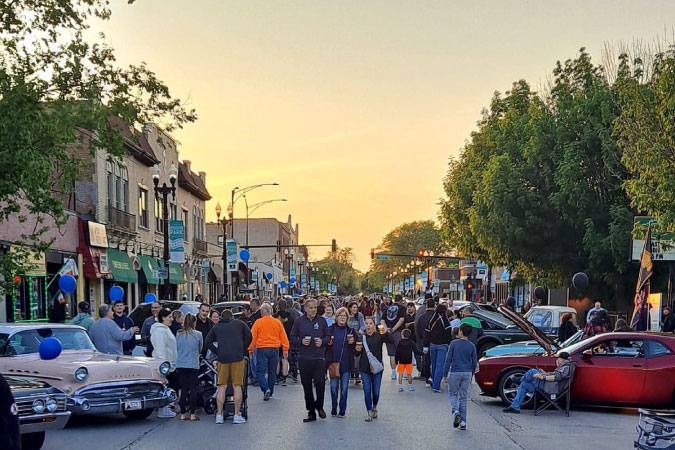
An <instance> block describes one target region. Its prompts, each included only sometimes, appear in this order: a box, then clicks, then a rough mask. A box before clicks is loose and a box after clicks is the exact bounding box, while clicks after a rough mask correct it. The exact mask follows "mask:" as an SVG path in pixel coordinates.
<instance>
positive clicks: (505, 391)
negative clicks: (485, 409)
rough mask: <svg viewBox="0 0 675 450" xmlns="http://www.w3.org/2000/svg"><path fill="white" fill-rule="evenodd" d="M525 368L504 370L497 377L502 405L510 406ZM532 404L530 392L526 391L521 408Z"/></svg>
mask: <svg viewBox="0 0 675 450" xmlns="http://www.w3.org/2000/svg"><path fill="white" fill-rule="evenodd" d="M525 372H527V369H523V368H517V369H510V370H507V371H506V372H504V374H503V375H502V376H501V377H500V378H499V397H500V398H501V399H502V403H504V406H510V405H511V402H512V401H513V399H514V398H515V397H516V392H517V391H518V386H519V385H520V379H521V378H522V377H523V375H525ZM531 404H532V393H528V394H526V396H525V400H524V401H523V404H522V405H521V408H527V407H529V406H530V405H531Z"/></svg>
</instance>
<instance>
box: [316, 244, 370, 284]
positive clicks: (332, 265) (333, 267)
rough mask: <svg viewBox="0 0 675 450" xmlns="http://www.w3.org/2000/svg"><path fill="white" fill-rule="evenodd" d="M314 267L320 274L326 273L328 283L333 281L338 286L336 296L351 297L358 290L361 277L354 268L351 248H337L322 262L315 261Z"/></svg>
mask: <svg viewBox="0 0 675 450" xmlns="http://www.w3.org/2000/svg"><path fill="white" fill-rule="evenodd" d="M315 267H316V268H317V269H318V272H319V273H321V272H323V271H324V270H325V271H327V272H328V275H327V277H326V279H327V280H328V282H329V283H330V282H332V281H331V280H333V279H334V280H335V284H337V285H338V294H340V295H353V294H356V293H358V292H359V290H360V277H362V276H363V275H362V274H361V273H360V272H358V271H357V270H356V269H355V268H354V250H353V249H352V248H351V247H338V248H337V250H336V251H335V252H331V253H330V254H329V255H328V257H326V258H325V259H323V260H322V261H317V262H316V263H315Z"/></svg>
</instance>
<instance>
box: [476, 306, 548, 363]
mask: <svg viewBox="0 0 675 450" xmlns="http://www.w3.org/2000/svg"><path fill="white" fill-rule="evenodd" d="M472 316H473V317H475V318H476V319H478V320H479V321H480V323H481V326H482V327H483V335H482V336H481V337H480V338H478V341H477V342H476V351H477V353H478V357H479V358H480V357H481V356H482V355H483V354H484V353H485V352H486V351H487V350H488V349H491V348H492V347H496V346H498V345H503V344H511V343H513V342H520V341H529V340H531V339H532V338H531V337H530V336H529V335H528V334H526V333H525V332H524V331H522V330H521V329H520V328H518V327H517V326H516V324H514V323H513V322H511V321H510V320H509V319H507V318H506V317H504V316H503V315H501V314H500V313H498V312H492V311H487V310H476V311H473V312H472ZM551 337H557V336H551Z"/></svg>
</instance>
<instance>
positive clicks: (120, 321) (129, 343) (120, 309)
mask: <svg viewBox="0 0 675 450" xmlns="http://www.w3.org/2000/svg"><path fill="white" fill-rule="evenodd" d="M124 309H125V305H124V302H123V301H122V300H117V301H116V302H115V303H113V321H115V323H116V324H117V326H118V327H120V330H122V331H127V330H129V329H131V328H133V327H134V321H133V320H131V319H130V318H129V316H127V315H126V314H125V312H124ZM134 348H136V336H135V335H134V336H132V337H130V338H129V339H127V340H126V341H124V342H122V352H123V353H124V354H125V355H131V354H132V353H133V352H134Z"/></svg>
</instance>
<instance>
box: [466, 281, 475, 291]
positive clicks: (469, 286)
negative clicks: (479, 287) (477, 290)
mask: <svg viewBox="0 0 675 450" xmlns="http://www.w3.org/2000/svg"><path fill="white" fill-rule="evenodd" d="M473 288H474V284H473V281H471V280H467V282H466V290H467V291H470V290H472V289H473Z"/></svg>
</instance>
